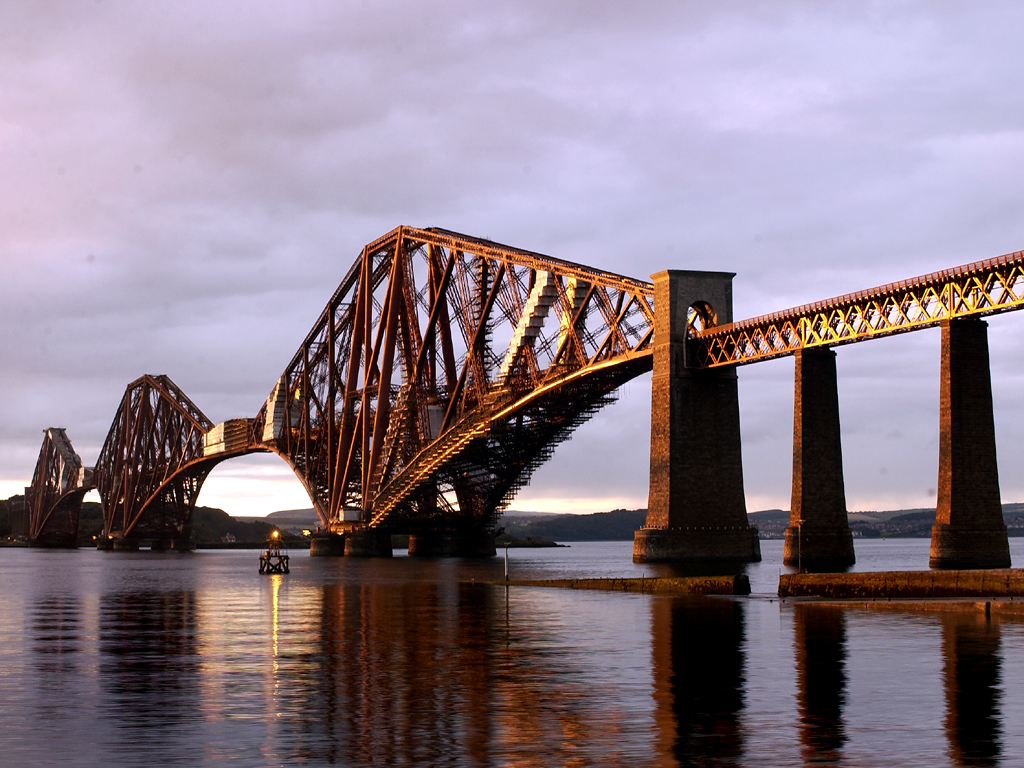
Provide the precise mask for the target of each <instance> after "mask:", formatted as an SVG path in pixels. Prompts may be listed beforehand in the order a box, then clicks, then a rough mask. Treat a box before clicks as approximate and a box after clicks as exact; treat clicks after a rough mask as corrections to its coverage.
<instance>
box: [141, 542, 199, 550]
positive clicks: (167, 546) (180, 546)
mask: <svg viewBox="0 0 1024 768" xmlns="http://www.w3.org/2000/svg"><path fill="white" fill-rule="evenodd" d="M149 548H150V549H151V550H152V551H153V552H165V551H170V552H192V551H193V550H195V548H196V543H195V541H194V540H193V539H153V541H152V543H151V544H150V545H149Z"/></svg>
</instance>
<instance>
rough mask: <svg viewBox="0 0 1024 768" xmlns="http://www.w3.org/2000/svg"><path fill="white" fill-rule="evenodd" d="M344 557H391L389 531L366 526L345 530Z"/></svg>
mask: <svg viewBox="0 0 1024 768" xmlns="http://www.w3.org/2000/svg"><path fill="white" fill-rule="evenodd" d="M345 557H391V533H390V531H378V530H376V529H367V528H363V529H356V530H354V531H347V532H346V533H345Z"/></svg>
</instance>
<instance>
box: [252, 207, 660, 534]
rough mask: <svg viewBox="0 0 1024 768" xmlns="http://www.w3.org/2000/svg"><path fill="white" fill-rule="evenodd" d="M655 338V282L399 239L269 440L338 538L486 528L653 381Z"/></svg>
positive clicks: (448, 237)
mask: <svg viewBox="0 0 1024 768" xmlns="http://www.w3.org/2000/svg"><path fill="white" fill-rule="evenodd" d="M653 325H654V314H653V289H652V286H651V284H650V283H647V282H643V281H639V280H633V279H631V278H628V277H623V276H621V275H615V274H612V273H608V272H602V271H599V270H595V269H591V268H589V267H585V266H582V265H579V264H573V263H571V262H567V261H561V260H558V259H553V258H551V257H548V256H543V255H541V254H537V253H531V252H529V251H524V250H520V249H517V248H511V247H509V246H505V245H500V244H498V243H494V242H491V241H488V240H481V239H477V238H473V237H468V236H466V235H460V234H457V233H454V232H449V231H446V230H441V229H427V230H421V229H413V228H410V227H399V228H398V229H395V230H393V231H392V232H390V233H388V234H387V235H385V236H384V237H382V238H380V239H379V240H377V241H375V242H373V243H371V244H369V245H367V246H366V247H365V248H364V249H363V251H362V254H361V255H360V257H359V258H358V259H357V260H356V262H355V264H353V266H352V268H351V269H350V270H349V272H348V274H347V275H346V277H345V279H344V280H343V281H342V283H341V285H340V286H339V288H338V290H337V291H336V292H335V294H334V296H333V297H332V298H331V300H330V302H329V303H328V305H327V307H326V309H325V310H324V312H323V313H322V314H321V316H320V318H319V319H318V320H317V322H316V324H315V325H314V327H313V329H312V331H311V332H310V333H309V335H308V336H307V337H306V339H305V341H304V342H303V344H302V346H301V348H300V349H299V351H298V352H297V353H296V355H295V357H294V358H293V359H292V361H291V363H290V364H289V365H288V367H287V369H286V370H285V372H284V374H283V375H282V376H281V378H280V380H279V382H278V385H277V386H276V387H275V388H274V390H273V392H271V394H270V397H268V398H267V402H266V404H265V405H264V407H263V410H262V411H261V412H260V414H259V416H257V418H256V420H255V425H254V428H255V435H256V436H255V439H256V440H257V441H260V442H262V443H263V444H264V445H266V446H267V447H269V448H271V449H272V450H274V451H276V452H277V453H279V454H280V455H281V456H283V457H284V458H285V459H286V460H287V461H288V462H289V463H290V464H291V465H292V467H293V468H294V469H295V472H296V474H297V476H298V477H299V479H300V480H301V481H302V482H303V483H304V485H305V486H306V489H307V491H308V492H309V495H310V498H311V499H312V500H313V504H314V507H315V508H316V510H317V512H318V514H319V515H320V518H321V521H322V522H323V524H324V526H325V527H327V528H329V529H335V530H337V529H339V528H343V527H344V523H345V521H346V519H349V521H350V522H356V521H357V520H358V521H361V522H362V523H364V524H370V525H372V526H383V527H386V528H390V529H392V530H406V531H416V530H420V529H425V528H429V529H430V530H435V531H436V530H445V529H453V530H454V529H457V528H461V527H464V526H465V525H467V524H476V525H484V526H486V525H488V524H490V523H491V522H493V520H494V518H495V515H496V512H497V510H499V509H500V508H501V507H502V505H503V504H505V503H507V501H508V500H509V499H510V498H511V496H512V494H513V493H514V492H515V490H516V489H517V488H519V487H520V486H521V485H522V484H523V483H525V482H526V480H527V478H528V477H529V474H530V472H531V471H532V470H533V469H534V468H535V467H536V466H537V465H538V464H539V463H540V462H542V461H543V460H544V459H545V458H546V457H547V456H548V455H549V454H550V453H551V451H552V450H553V448H554V446H555V444H556V443H557V442H559V441H560V440H563V439H565V438H566V437H567V436H568V435H569V433H570V432H571V430H572V429H574V428H575V427H576V426H577V425H578V424H580V423H582V422H583V421H584V420H586V419H587V418H588V417H589V416H590V415H591V414H592V413H593V412H594V411H595V410H596V409H597V408H599V407H601V406H602V405H604V404H605V403H607V402H609V401H610V400H611V399H613V397H614V391H615V389H617V388H618V387H619V386H620V385H621V384H622V383H624V382H625V381H627V380H628V379H630V378H632V377H634V376H637V375H639V374H640V373H643V372H644V371H647V370H650V368H651V344H652V337H653V333H654V329H653ZM346 510H348V512H346Z"/></svg>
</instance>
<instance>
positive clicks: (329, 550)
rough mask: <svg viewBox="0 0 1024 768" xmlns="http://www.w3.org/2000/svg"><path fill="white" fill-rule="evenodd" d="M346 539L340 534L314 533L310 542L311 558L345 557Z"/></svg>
mask: <svg viewBox="0 0 1024 768" xmlns="http://www.w3.org/2000/svg"><path fill="white" fill-rule="evenodd" d="M344 554H345V537H344V536H343V535H342V534H340V533H324V532H320V533H314V534H313V536H312V537H311V538H310V540H309V556H310V557H343V556H344Z"/></svg>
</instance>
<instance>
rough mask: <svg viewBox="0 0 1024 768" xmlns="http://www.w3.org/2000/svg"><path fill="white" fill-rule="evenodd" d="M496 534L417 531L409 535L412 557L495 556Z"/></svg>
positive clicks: (410, 554)
mask: <svg viewBox="0 0 1024 768" xmlns="http://www.w3.org/2000/svg"><path fill="white" fill-rule="evenodd" d="M495 554H497V550H496V549H495V546H494V534H493V533H486V532H471V533H417V534H412V535H410V536H409V556H410V557H494V556H495Z"/></svg>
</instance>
